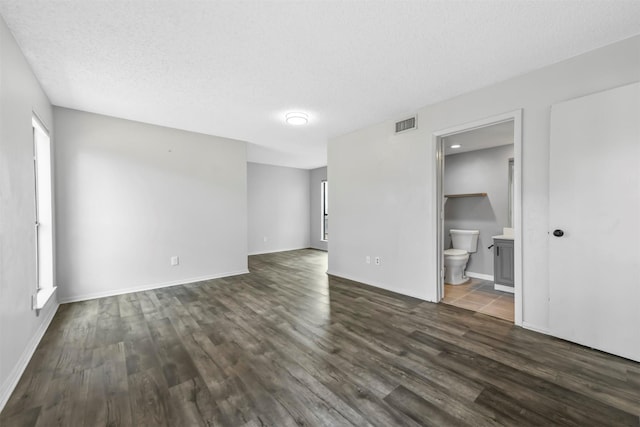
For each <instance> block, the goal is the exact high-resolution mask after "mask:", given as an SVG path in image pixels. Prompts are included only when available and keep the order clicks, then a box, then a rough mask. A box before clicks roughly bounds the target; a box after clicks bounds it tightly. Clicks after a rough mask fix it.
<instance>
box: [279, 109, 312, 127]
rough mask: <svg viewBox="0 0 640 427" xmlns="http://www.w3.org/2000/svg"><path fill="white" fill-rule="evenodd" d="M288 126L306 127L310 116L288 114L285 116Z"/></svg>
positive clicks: (297, 113) (294, 113) (295, 113)
mask: <svg viewBox="0 0 640 427" xmlns="http://www.w3.org/2000/svg"><path fill="white" fill-rule="evenodd" d="M285 120H286V121H287V124H290V125H294V126H301V125H306V124H307V123H308V122H309V116H308V115H307V114H305V113H299V112H292V113H287V114H286V116H285Z"/></svg>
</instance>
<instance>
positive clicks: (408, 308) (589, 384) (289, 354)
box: [0, 250, 640, 427]
mask: <svg viewBox="0 0 640 427" xmlns="http://www.w3.org/2000/svg"><path fill="white" fill-rule="evenodd" d="M250 269H251V274H247V275H242V276H236V277H231V278H225V279H218V280H211V281H207V282H201V283H196V284H191V285H185V286H175V287H171V288H164V289H158V290H154V291H147V292H139V293H134V294H128V295H121V296H117V297H111V298H103V299H99V300H92V301H86V302H80V303H73V304H65V305H62V306H61V307H60V309H59V312H58V313H57V314H56V316H55V318H54V320H53V322H52V325H51V326H50V328H49V330H48V331H47V333H46V334H45V336H44V338H43V340H42V342H41V343H40V346H39V347H38V349H37V351H36V353H35V355H34V357H33V359H32V361H31V362H30V364H29V366H28V368H27V370H26V372H25V373H24V375H23V377H22V379H21V381H20V383H19V384H18V386H17V388H16V390H15V392H14V394H13V396H12V397H11V399H10V401H9V402H8V404H7V406H6V407H5V409H4V411H3V412H2V414H0V425H2V426H3V427H5V426H33V425H38V426H40V425H43V426H44V425H46V426H54V425H60V426H83V425H84V426H94V425H95V426H104V425H109V426H117V425H123V426H145V425H149V426H165V425H168V426H197V425H220V426H246V427H248V426H266V425H269V426H294V425H298V426H301V425H304V426H320V425H324V426H343V425H344V426H348V425H359V426H363V425H378V426H403V425H407V426H416V425H437V426H447V425H470V426H484V425H513V426H523V425H538V426H548V425H573V426H590V425H598V426H614V425H634V426H637V425H639V423H640V420H639V414H640V366H639V364H637V363H634V362H631V361H628V360H624V359H621V358H617V357H614V356H610V355H606V354H603V353H600V352H596V351H592V350H589V349H586V348H583V347H580V346H577V345H573V344H570V343H567V342H564V341H561V340H557V339H554V338H550V337H547V336H544V335H540V334H537V333H534V332H531V331H527V330H524V329H521V328H518V327H515V326H513V325H512V324H511V323H509V322H506V321H502V320H499V319H495V318H492V317H489V316H487V315H484V314H480V313H473V312H471V311H467V310H464V309H460V308H457V307H452V306H449V305H445V304H431V303H427V302H422V301H419V300H416V299H412V298H409V297H404V296H399V295H396V294H393V293H390V292H386V291H383V290H379V289H375V288H371V287H367V286H364V285H360V284H357V283H354V282H350V281H347V280H342V279H337V278H327V276H326V274H325V270H326V254H325V253H323V252H319V251H314V250H302V251H292V252H284V253H279V254H270V255H260V256H253V257H251V258H250Z"/></svg>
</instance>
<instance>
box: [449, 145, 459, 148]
mask: <svg viewBox="0 0 640 427" xmlns="http://www.w3.org/2000/svg"><path fill="white" fill-rule="evenodd" d="M450 147H451V148H460V147H462V145H460V144H453V145H451V146H450Z"/></svg>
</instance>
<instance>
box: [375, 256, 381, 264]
mask: <svg viewBox="0 0 640 427" xmlns="http://www.w3.org/2000/svg"><path fill="white" fill-rule="evenodd" d="M381 263H382V260H381V259H380V257H379V256H377V257H376V265H380V264H381Z"/></svg>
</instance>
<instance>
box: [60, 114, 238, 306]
mask: <svg viewBox="0 0 640 427" xmlns="http://www.w3.org/2000/svg"><path fill="white" fill-rule="evenodd" d="M54 117H55V125H56V144H57V150H56V158H55V159H56V162H57V168H56V193H57V199H56V203H57V206H56V208H57V211H56V214H57V230H58V235H57V253H58V259H57V267H58V285H59V287H60V289H59V294H60V300H61V301H73V300H80V299H87V298H92V297H99V296H105V295H112V294H117V293H123V292H128V291H133V290H140V289H147V288H153V287H159V286H164V285H170V284H179V283H187V282H193V281H198V280H204V279H207V278H213V277H220V276H227V275H232V274H237V273H242V272H246V271H247V216H246V209H247V192H246V185H247V184H246V148H245V143H243V142H240V141H235V140H229V139H225V138H219V137H214V136H207V135H202V134H196V133H191V132H185V131H179V130H175V129H170V128H164V127H160V126H154V125H148V124H143V123H138V122H132V121H128V120H122V119H117V118H113V117H107V116H102V115H97V114H91V113H85V112H80V111H75V110H68V109H65V108H59V107H56V108H55V109H54ZM172 256H179V257H180V264H179V265H178V266H171V265H170V257H172Z"/></svg>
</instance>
